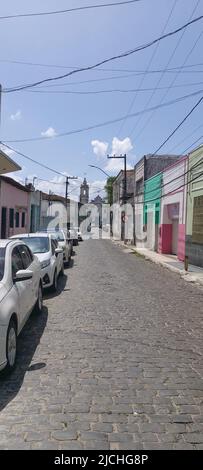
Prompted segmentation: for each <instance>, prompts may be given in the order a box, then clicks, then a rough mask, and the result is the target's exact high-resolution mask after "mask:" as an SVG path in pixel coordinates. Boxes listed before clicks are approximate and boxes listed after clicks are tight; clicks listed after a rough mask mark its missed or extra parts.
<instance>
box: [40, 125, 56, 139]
mask: <svg viewBox="0 0 203 470" xmlns="http://www.w3.org/2000/svg"><path fill="white" fill-rule="evenodd" d="M41 135H42V137H55V136H56V135H57V132H56V131H55V129H54V128H53V127H48V129H47V130H46V131H42V132H41Z"/></svg>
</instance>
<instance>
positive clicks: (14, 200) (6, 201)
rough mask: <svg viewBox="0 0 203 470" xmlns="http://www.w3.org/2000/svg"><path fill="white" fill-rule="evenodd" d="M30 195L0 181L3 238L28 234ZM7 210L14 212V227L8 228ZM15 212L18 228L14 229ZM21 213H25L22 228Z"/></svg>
mask: <svg viewBox="0 0 203 470" xmlns="http://www.w3.org/2000/svg"><path fill="white" fill-rule="evenodd" d="M29 198H30V193H29V192H27V191H23V190H21V189H19V188H16V187H15V186H12V185H11V184H8V183H6V182H5V181H3V180H1V181H0V227H1V228H2V222H3V221H2V207H5V208H6V209H7V211H6V227H5V238H6V237H10V236H12V235H18V234H20V233H24V232H29V230H30V211H29V205H30V200H29ZM9 209H13V210H14V226H13V227H10V223H9ZM16 212H18V213H19V227H16ZM23 213H25V224H24V227H22V221H23V215H22V214H23Z"/></svg>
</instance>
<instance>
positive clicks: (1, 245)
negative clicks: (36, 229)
mask: <svg viewBox="0 0 203 470" xmlns="http://www.w3.org/2000/svg"><path fill="white" fill-rule="evenodd" d="M14 243H18V244H22V240H19V239H17V238H16V239H14V238H13V239H11V238H7V239H3V240H2V239H0V248H6V247H7V246H8V245H11V244H12V245H13V244H14Z"/></svg>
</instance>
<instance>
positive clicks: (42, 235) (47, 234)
mask: <svg viewBox="0 0 203 470" xmlns="http://www.w3.org/2000/svg"><path fill="white" fill-rule="evenodd" d="M49 235H50V234H49V233H47V232H46V233H44V232H35V233H19V234H18V235H13V236H12V237H11V238H33V237H35V238H36V237H45V238H47V237H49Z"/></svg>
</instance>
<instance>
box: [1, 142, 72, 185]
mask: <svg viewBox="0 0 203 470" xmlns="http://www.w3.org/2000/svg"><path fill="white" fill-rule="evenodd" d="M0 144H1V145H3V146H4V147H6V148H7V149H9V150H12V151H13V152H15V153H16V154H17V155H20V156H21V157H23V158H26V160H29V161H30V162H33V163H36V165H39V166H40V167H42V168H45V169H46V170H49V171H51V172H52V173H55V174H56V175H60V176H63V177H64V174H63V173H61V172H60V171H58V170H55V169H54V168H51V167H49V166H47V165H44V163H40V162H38V161H37V160H34V158H31V157H29V156H28V155H25V154H24V153H22V152H19V150H16V149H14V148H12V147H10V146H9V145H7V144H4V143H3V142H2V141H0Z"/></svg>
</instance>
